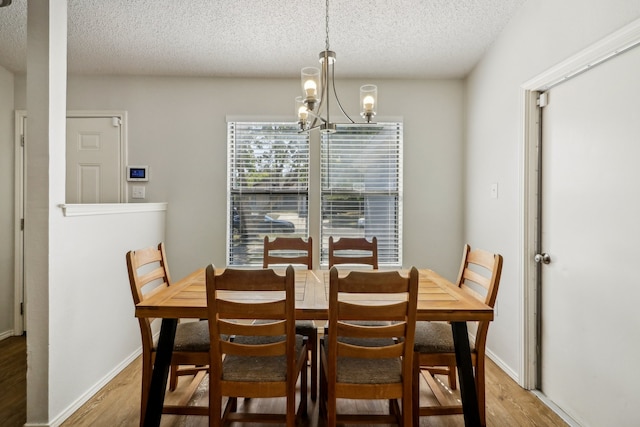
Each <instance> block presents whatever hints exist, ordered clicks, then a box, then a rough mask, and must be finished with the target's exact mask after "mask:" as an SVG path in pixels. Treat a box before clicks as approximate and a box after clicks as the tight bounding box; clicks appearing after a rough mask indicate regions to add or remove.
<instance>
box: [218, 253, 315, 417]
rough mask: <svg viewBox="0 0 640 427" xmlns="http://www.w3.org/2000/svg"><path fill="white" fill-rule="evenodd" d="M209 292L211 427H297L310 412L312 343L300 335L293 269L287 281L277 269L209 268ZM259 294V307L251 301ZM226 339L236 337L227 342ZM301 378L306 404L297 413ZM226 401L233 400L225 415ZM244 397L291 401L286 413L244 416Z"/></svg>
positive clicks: (302, 397)
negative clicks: (240, 425)
mask: <svg viewBox="0 0 640 427" xmlns="http://www.w3.org/2000/svg"><path fill="white" fill-rule="evenodd" d="M206 288H207V305H208V310H209V316H208V317H209V334H210V341H211V360H210V366H211V367H212V368H211V374H210V375H209V408H210V415H209V424H210V425H211V426H220V425H223V424H225V423H227V422H237V421H243V422H252V423H262V422H264V423H286V425H287V426H288V427H293V426H295V425H296V421H297V419H299V418H301V417H306V413H307V360H308V350H309V349H308V347H307V342H306V338H305V337H303V336H301V335H296V333H295V272H294V269H293V267H292V266H289V267H287V271H286V274H285V275H284V276H281V275H278V274H276V273H275V272H274V271H273V270H271V269H262V270H255V269H254V270H236V269H230V268H227V269H225V270H224V272H223V273H221V274H216V272H215V268H214V266H213V265H209V266H208V267H207V269H206ZM256 293H260V300H259V301H258V302H256V301H255V300H252V299H250V298H251V295H255V294H256ZM267 294H275V295H273V296H271V297H270V296H269V295H267ZM247 295H249V297H247ZM255 320H259V321H258V322H255ZM265 321H269V322H268V323H265ZM224 335H228V336H233V337H234V338H233V340H227V339H225V337H224ZM298 378H300V403H299V405H298V410H297V412H296V405H295V400H296V383H297V381H298ZM223 396H227V397H228V400H227V404H226V405H225V408H224V411H223V408H222V398H223ZM238 397H245V398H264V397H286V413H285V414H273V413H269V414H258V413H251V412H238V411H237V398H238Z"/></svg>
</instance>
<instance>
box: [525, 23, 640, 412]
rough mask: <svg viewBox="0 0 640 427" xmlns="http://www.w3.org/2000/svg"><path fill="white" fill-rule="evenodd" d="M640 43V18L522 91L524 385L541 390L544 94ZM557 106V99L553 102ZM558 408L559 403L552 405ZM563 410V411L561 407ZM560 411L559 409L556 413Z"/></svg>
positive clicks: (552, 70)
mask: <svg viewBox="0 0 640 427" xmlns="http://www.w3.org/2000/svg"><path fill="white" fill-rule="evenodd" d="M639 44H640V19H637V20H635V21H633V22H631V23H630V24H628V25H626V26H624V27H622V28H621V29H619V30H618V31H615V32H614V33H612V34H610V35H609V36H607V37H605V38H603V39H602V40H600V41H598V42H596V43H594V44H593V45H591V46H589V47H587V48H586V49H584V50H582V51H581V52H578V53H577V54H575V55H573V56H571V57H569V58H568V59H566V60H564V61H562V62H560V63H559V64H557V65H555V66H553V67H551V68H549V69H548V70H546V71H544V72H543V73H541V74H539V75H537V76H536V77H534V78H532V79H531V80H528V81H527V82H525V83H523V84H522V85H521V87H520V98H521V100H522V116H521V117H522V119H521V123H522V130H523V131H522V134H523V143H522V163H521V165H522V173H521V176H520V178H521V188H522V189H523V190H522V193H521V194H522V196H521V200H520V203H521V213H522V217H521V227H520V228H521V236H522V241H523V245H522V247H521V249H520V257H519V258H520V265H521V269H520V270H521V271H520V275H521V278H522V283H523V284H524V291H523V310H522V322H523V323H522V325H521V326H522V328H521V330H522V331H523V334H522V336H523V341H524V342H523V344H524V351H523V360H522V366H521V367H522V368H523V369H522V372H523V376H522V378H521V380H520V381H519V383H520V385H521V386H522V387H524V388H526V389H528V390H536V389H537V388H538V384H537V383H536V382H537V369H538V360H537V355H536V354H537V351H536V348H537V345H538V337H537V333H536V324H537V319H538V315H539V313H538V308H537V304H538V297H537V295H538V289H537V285H536V279H537V275H536V263H535V262H534V260H533V257H534V255H535V250H536V243H537V242H536V235H537V232H538V222H537V220H538V218H537V216H538V214H537V209H538V206H537V198H538V190H539V189H538V170H537V169H538V166H537V165H538V150H537V144H538V137H539V128H538V120H539V114H538V106H537V98H538V94H539V93H541V92H544V91H546V90H548V89H550V88H552V87H553V86H557V85H559V84H561V83H563V82H565V81H567V80H569V79H571V78H572V77H575V76H577V75H579V74H582V73H584V72H586V71H588V70H590V69H591V68H593V67H595V66H597V65H598V64H601V63H603V62H605V61H607V60H608V59H611V58H613V57H614V56H616V55H618V54H620V53H623V52H625V51H627V50H629V49H631V48H633V47H635V46H637V45H639ZM551 102H553V101H551ZM550 406H553V405H550ZM556 409H557V408H556ZM556 412H557V411H556Z"/></svg>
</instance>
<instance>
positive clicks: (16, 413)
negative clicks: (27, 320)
mask: <svg viewBox="0 0 640 427" xmlns="http://www.w3.org/2000/svg"><path fill="white" fill-rule="evenodd" d="M26 419H27V345H26V338H25V337H9V338H6V339H4V340H2V341H0V425H2V426H7V427H14V426H15V427H17V426H20V427H22V426H23V425H24V423H25V421H26Z"/></svg>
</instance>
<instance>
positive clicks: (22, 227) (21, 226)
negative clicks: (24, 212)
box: [20, 218, 24, 231]
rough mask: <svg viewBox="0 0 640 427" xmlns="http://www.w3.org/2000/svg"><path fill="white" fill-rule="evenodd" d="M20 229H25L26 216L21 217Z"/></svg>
mask: <svg viewBox="0 0 640 427" xmlns="http://www.w3.org/2000/svg"><path fill="white" fill-rule="evenodd" d="M20 231H24V218H20Z"/></svg>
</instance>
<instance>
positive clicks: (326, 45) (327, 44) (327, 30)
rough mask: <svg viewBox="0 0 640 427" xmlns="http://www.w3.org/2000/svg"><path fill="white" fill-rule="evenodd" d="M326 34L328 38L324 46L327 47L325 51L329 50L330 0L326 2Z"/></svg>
mask: <svg viewBox="0 0 640 427" xmlns="http://www.w3.org/2000/svg"><path fill="white" fill-rule="evenodd" d="M324 16H325V32H326V34H327V37H326V39H325V41H324V45H325V49H324V50H329V0H327V2H326V10H325V15H324Z"/></svg>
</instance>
